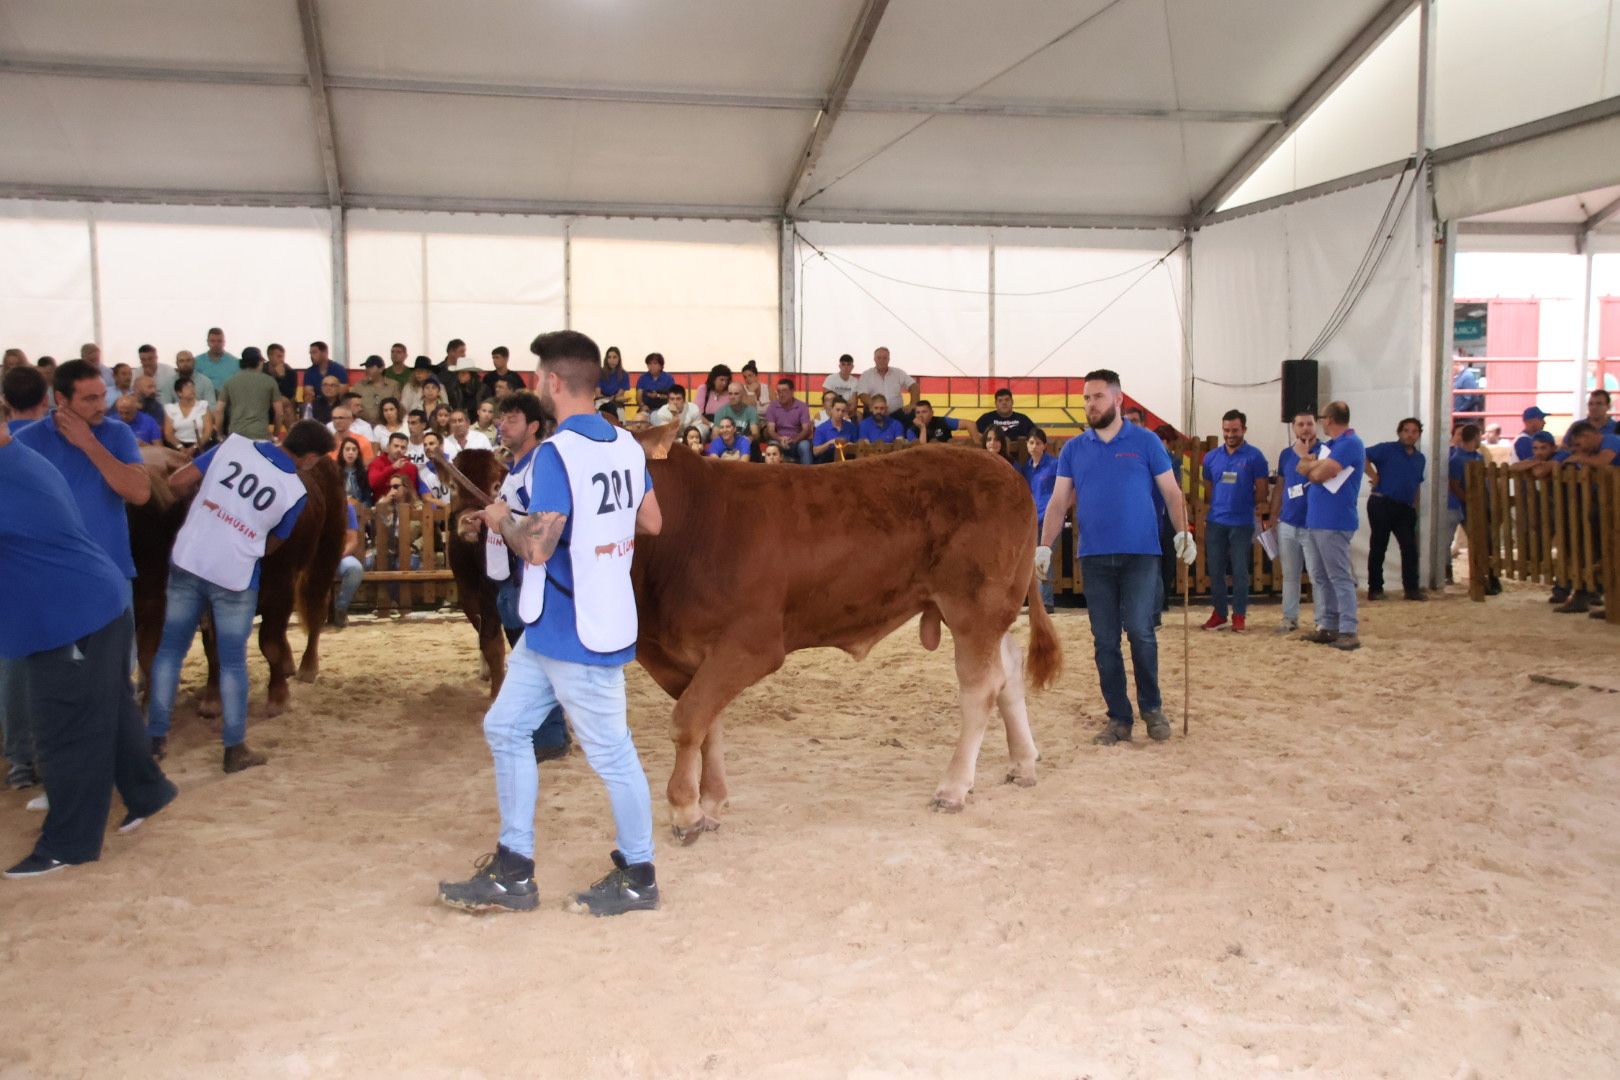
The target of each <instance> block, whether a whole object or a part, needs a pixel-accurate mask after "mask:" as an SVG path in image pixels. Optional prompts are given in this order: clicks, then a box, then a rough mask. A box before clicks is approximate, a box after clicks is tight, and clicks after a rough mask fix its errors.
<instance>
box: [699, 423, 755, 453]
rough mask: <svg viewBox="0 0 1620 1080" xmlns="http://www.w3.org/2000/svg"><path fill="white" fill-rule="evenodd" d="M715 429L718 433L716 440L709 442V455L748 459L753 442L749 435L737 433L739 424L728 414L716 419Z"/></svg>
mask: <svg viewBox="0 0 1620 1080" xmlns="http://www.w3.org/2000/svg"><path fill="white" fill-rule="evenodd" d="M714 430H715V431H716V432H717V433H718V434H716V435H715V437H714V441H713V442H711V443H710V444H709V456H710V457H717V458H724V459H726V460H727V461H747V460H748V455H749V452H750V451H751V449H752V444H751V443H750V442H749V441H748V436H746V435H740V434H738V433H737V425H736V424H735V423H733V422H732V419H731V417H729V416H727V417H724V418H722V419H720V420H717V421H715V425H714Z"/></svg>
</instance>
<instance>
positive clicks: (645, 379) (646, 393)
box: [636, 352, 675, 416]
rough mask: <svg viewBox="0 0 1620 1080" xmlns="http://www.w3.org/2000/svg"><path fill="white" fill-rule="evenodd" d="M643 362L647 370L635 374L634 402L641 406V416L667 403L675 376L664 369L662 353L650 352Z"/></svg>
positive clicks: (655, 410) (653, 411) (648, 414)
mask: <svg viewBox="0 0 1620 1080" xmlns="http://www.w3.org/2000/svg"><path fill="white" fill-rule="evenodd" d="M645 362H646V365H647V370H646V371H643V372H642V373H641V374H640V375H637V376H636V404H637V405H639V406H640V407H641V415H642V416H651V415H652V414H653V413H655V412H657V411H658V410H659V409H662V408H663V407H664V406H665V405H667V404H669V391H670V387H672V386H674V385H675V376H673V375H671V374H669V373H668V372H666V371H665V370H664V354H663V353H655V352H650V353H648V354H647V359H646V361H645Z"/></svg>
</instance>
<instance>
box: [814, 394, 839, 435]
mask: <svg viewBox="0 0 1620 1080" xmlns="http://www.w3.org/2000/svg"><path fill="white" fill-rule="evenodd" d="M841 396H842V395H841V394H839V393H838V392H837V391H836V390H823V391H822V392H821V411H819V412H817V413H816V426H817V427H820V426H821V425H822V424H825V423H826V422H827V421H828V420H830V419H832V403H833V398H836V397H841Z"/></svg>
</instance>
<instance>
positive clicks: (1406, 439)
mask: <svg viewBox="0 0 1620 1080" xmlns="http://www.w3.org/2000/svg"><path fill="white" fill-rule="evenodd" d="M1422 437H1423V421H1421V420H1419V419H1418V418H1417V417H1415V416H1408V417H1407V418H1406V419H1405V420H1402V421H1401V422H1400V423H1399V424H1397V425H1395V439H1394V441H1392V442H1381V443H1378V444H1377V445H1375V446H1369V447H1368V448H1367V482H1368V483H1370V484H1371V485H1372V494H1371V495H1369V496H1368V497H1367V524H1368V525H1370V526H1372V540H1371V544H1370V546H1369V547H1368V549H1367V599H1368V600H1382V599H1383V598H1384V556H1385V554H1386V553H1388V551H1389V538H1390V536H1391V535H1393V536H1394V537H1395V543H1396V544H1397V545H1398V546H1399V547H1400V549H1401V588H1402V589H1403V590H1404V591H1405V593H1406V598H1407V599H1408V600H1427V599H1428V597H1427V596H1424V595H1423V589H1422V588H1420V587H1419V585H1418V543H1417V526H1418V491H1419V489H1421V488H1422V487H1423V474H1424V471H1425V469H1426V468H1427V467H1428V459H1427V458H1425V457H1424V456H1423V451H1421V450H1419V449H1418V448H1417V446H1418V440H1419V439H1421V438H1422Z"/></svg>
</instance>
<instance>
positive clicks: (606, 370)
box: [596, 345, 630, 416]
mask: <svg viewBox="0 0 1620 1080" xmlns="http://www.w3.org/2000/svg"><path fill="white" fill-rule="evenodd" d="M596 398H597V404H598V406H600V405H602V404H604V403H605V404H608V405H611V406H613V415H614V416H618V415H619V414H620V413H621V412H622V411H623V410H624V406H625V403H626V402H628V401H629V399H630V373H629V372H628V371H626V370H624V354H622V353H621V352H619V347H618V346H617V345H609V346H608V347H607V351H606V352H604V353H602V374H600V375H598V376H597V379H596ZM601 411H602V410H601V409H600V408H598V409H597V412H601Z"/></svg>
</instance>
